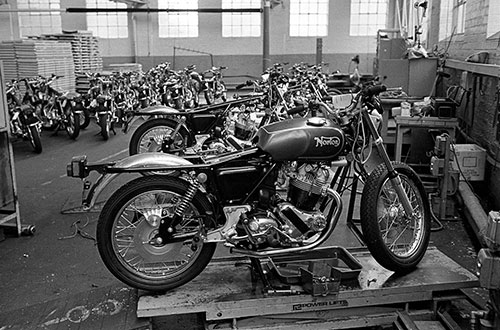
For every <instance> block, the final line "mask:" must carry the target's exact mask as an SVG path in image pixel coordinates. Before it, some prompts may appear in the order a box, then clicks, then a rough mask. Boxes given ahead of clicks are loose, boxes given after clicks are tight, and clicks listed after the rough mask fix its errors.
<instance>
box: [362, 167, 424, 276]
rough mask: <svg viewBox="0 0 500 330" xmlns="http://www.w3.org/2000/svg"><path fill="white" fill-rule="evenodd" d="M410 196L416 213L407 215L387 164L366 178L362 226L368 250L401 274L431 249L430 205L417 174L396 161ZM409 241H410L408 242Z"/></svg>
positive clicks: (379, 260)
mask: <svg viewBox="0 0 500 330" xmlns="http://www.w3.org/2000/svg"><path fill="white" fill-rule="evenodd" d="M393 166H394V169H395V170H396V171H397V172H398V173H399V176H400V178H401V181H402V185H403V189H404V191H405V192H406V194H407V195H408V197H409V200H410V203H411V205H412V208H413V212H414V213H413V215H412V216H411V217H407V216H406V213H405V211H404V209H403V206H402V204H401V202H400V201H399V197H398V196H397V194H396V191H395V190H394V188H393V186H392V184H391V182H390V179H389V173H388V171H387V168H386V166H385V164H380V165H379V166H377V167H376V168H375V169H374V170H373V171H372V172H371V174H370V176H369V177H368V179H367V180H366V183H365V186H364V188H363V194H362V197H361V213H360V215H361V228H362V230H363V236H364V238H365V243H366V245H367V246H368V249H369V250H370V252H371V253H372V255H373V257H374V258H375V260H377V262H378V263H379V264H381V265H382V266H383V267H385V268H387V269H389V270H392V271H394V272H397V273H407V272H409V271H411V270H413V269H414V268H415V267H416V266H417V264H418V263H419V262H420V261H421V260H422V258H423V257H424V254H425V252H426V250H427V246H428V244H429V238H430V230H431V215H430V206H429V201H428V198H427V194H426V192H425V188H424V185H423V184H422V181H421V180H420V178H419V177H418V175H417V173H415V171H414V170H413V169H411V168H410V167H409V166H408V165H406V164H404V163H396V162H395V163H393ZM405 240H407V242H405Z"/></svg>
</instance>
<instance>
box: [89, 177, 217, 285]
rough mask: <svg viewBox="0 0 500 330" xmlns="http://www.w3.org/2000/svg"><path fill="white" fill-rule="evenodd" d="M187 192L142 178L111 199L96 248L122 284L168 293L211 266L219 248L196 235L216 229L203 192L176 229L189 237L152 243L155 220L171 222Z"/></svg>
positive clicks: (171, 181)
mask: <svg viewBox="0 0 500 330" xmlns="http://www.w3.org/2000/svg"><path fill="white" fill-rule="evenodd" d="M187 189H188V183H186V182H185V181H183V180H180V179H176V178H173V177H167V176H161V177H158V176H151V177H142V178H138V179H135V180H133V181H131V182H128V183H127V184H125V185H124V186H122V187H121V188H120V189H118V190H117V191H116V192H115V193H114V194H113V195H111V197H110V198H109V199H108V201H107V202H106V204H105V205H104V208H103V210H102V212H101V214H100V216H99V220H98V223H97V246H98V250H99V254H100V256H101V258H102V260H103V262H104V264H105V265H106V267H107V268H108V270H109V271H110V272H111V273H112V274H113V275H114V276H116V277H117V278H118V279H119V280H120V281H122V282H124V283H126V284H127V285H130V286H132V287H134V288H138V289H142V290H148V291H156V292H158V291H166V290H170V289H173V288H176V287H178V286H181V285H183V284H185V283H187V282H189V281H191V280H192V279H193V278H195V277H196V276H198V274H200V273H201V272H202V271H203V269H204V268H205V267H206V266H207V264H208V263H209V262H210V260H211V258H212V256H213V254H214V252H215V248H216V244H215V243H202V242H201V241H198V240H197V239H196V238H199V237H198V236H195V235H196V234H198V233H199V231H200V228H201V227H206V226H208V227H210V225H211V224H210V223H208V220H207V219H208V218H207V217H206V214H207V213H209V211H211V204H210V203H209V201H208V200H207V198H206V197H205V196H204V195H203V194H202V193H201V192H200V191H198V192H197V193H196V194H195V196H194V198H193V200H192V201H191V202H190V203H189V204H188V207H187V209H186V211H185V212H184V214H183V216H182V217H183V219H182V221H181V223H180V224H179V225H178V226H176V227H175V229H176V234H179V235H183V236H186V238H185V239H184V240H179V241H172V242H170V243H169V242H166V244H164V245H155V244H151V242H152V241H153V240H154V237H155V235H157V233H158V229H159V223H160V221H153V220H158V218H159V217H161V218H162V219H168V218H169V217H171V216H172V214H173V212H174V210H175V208H176V207H177V205H178V203H179V201H180V200H181V197H182V196H184V195H185V194H186V191H187ZM158 212H159V213H158ZM174 238H175V234H174ZM196 241H198V243H195V242H196Z"/></svg>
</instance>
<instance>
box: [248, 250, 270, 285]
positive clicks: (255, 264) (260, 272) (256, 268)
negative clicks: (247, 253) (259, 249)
mask: <svg viewBox="0 0 500 330" xmlns="http://www.w3.org/2000/svg"><path fill="white" fill-rule="evenodd" d="M250 261H251V262H252V283H256V282H257V280H258V278H260V280H262V284H263V286H264V287H263V288H262V291H263V292H264V293H265V292H269V291H270V290H272V288H273V287H272V285H271V282H269V279H268V278H267V275H266V273H265V272H264V269H263V268H262V264H261V263H260V260H259V259H258V258H250Z"/></svg>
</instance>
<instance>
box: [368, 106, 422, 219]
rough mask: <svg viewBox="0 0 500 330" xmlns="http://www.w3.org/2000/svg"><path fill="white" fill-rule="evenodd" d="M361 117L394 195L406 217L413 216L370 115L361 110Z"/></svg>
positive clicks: (410, 206) (397, 175) (398, 178)
mask: <svg viewBox="0 0 500 330" xmlns="http://www.w3.org/2000/svg"><path fill="white" fill-rule="evenodd" d="M361 110H362V111H361V115H362V117H363V120H364V122H365V124H366V125H367V126H368V129H369V130H370V133H371V135H372V137H373V140H374V143H375V146H376V147H377V150H378V152H379V154H380V156H381V157H382V161H383V162H384V164H385V166H386V167H387V171H388V172H389V180H390V181H391V183H392V186H393V188H394V190H395V191H396V194H397V195H398V197H399V200H400V201H401V204H402V205H403V209H404V210H405V212H406V214H407V215H408V217H412V216H413V213H414V211H413V207H412V205H411V203H410V199H409V198H408V195H407V194H406V192H405V190H404V189H403V184H402V181H401V177H400V175H399V173H398V172H397V171H396V170H395V169H394V166H393V165H392V162H391V160H390V159H389V155H388V154H387V150H386V149H385V147H384V140H383V139H382V137H381V136H380V134H379V132H378V130H377V128H376V127H375V125H374V123H373V121H372V119H371V118H370V114H369V113H368V111H365V110H363V109H361Z"/></svg>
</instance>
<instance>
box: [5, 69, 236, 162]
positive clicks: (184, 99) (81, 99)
mask: <svg viewBox="0 0 500 330" xmlns="http://www.w3.org/2000/svg"><path fill="white" fill-rule="evenodd" d="M224 69H226V67H223V66H220V67H212V68H210V69H209V70H205V71H203V72H202V73H201V74H200V73H198V72H197V71H196V67H195V66H194V65H191V66H188V67H186V68H184V69H183V70H178V71H174V70H171V69H170V64H169V63H168V62H167V63H162V64H160V65H158V66H156V67H154V68H152V69H150V70H149V71H148V72H146V73H143V72H131V73H112V74H109V75H104V74H101V73H92V72H87V73H85V75H86V77H87V78H88V81H89V88H88V91H87V92H86V93H84V94H79V93H74V92H69V91H60V90H58V89H57V88H54V87H53V85H54V82H55V81H56V80H57V79H59V78H60V76H57V75H52V76H51V77H49V78H46V77H42V76H39V77H32V78H23V79H20V80H13V81H11V82H9V83H8V84H7V88H6V95H7V103H8V109H9V114H10V126H11V132H12V134H13V135H14V136H16V137H19V138H22V139H24V140H27V141H29V142H30V144H31V146H32V147H33V150H34V151H35V152H36V153H41V152H42V142H41V133H42V130H52V131H54V134H57V132H58V131H60V130H63V131H66V132H67V134H68V136H69V138H71V139H76V138H77V137H78V136H79V134H80V130H81V129H85V128H87V127H88V126H89V124H90V122H91V119H92V118H94V119H95V122H96V123H97V125H98V126H99V127H100V135H101V136H102V138H103V139H104V140H108V139H109V137H110V134H111V132H113V133H114V134H116V131H115V126H116V125H117V124H122V123H123V122H125V121H126V119H127V116H128V114H129V113H130V111H133V110H134V109H137V108H145V107H148V106H151V105H155V104H163V105H167V106H169V107H173V108H176V109H186V108H195V107H197V106H199V94H203V95H204V97H205V102H206V104H214V103H215V102H217V101H219V100H221V101H223V102H224V101H226V100H227V89H226V86H225V84H224V82H223V81H222V70H224Z"/></svg>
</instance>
